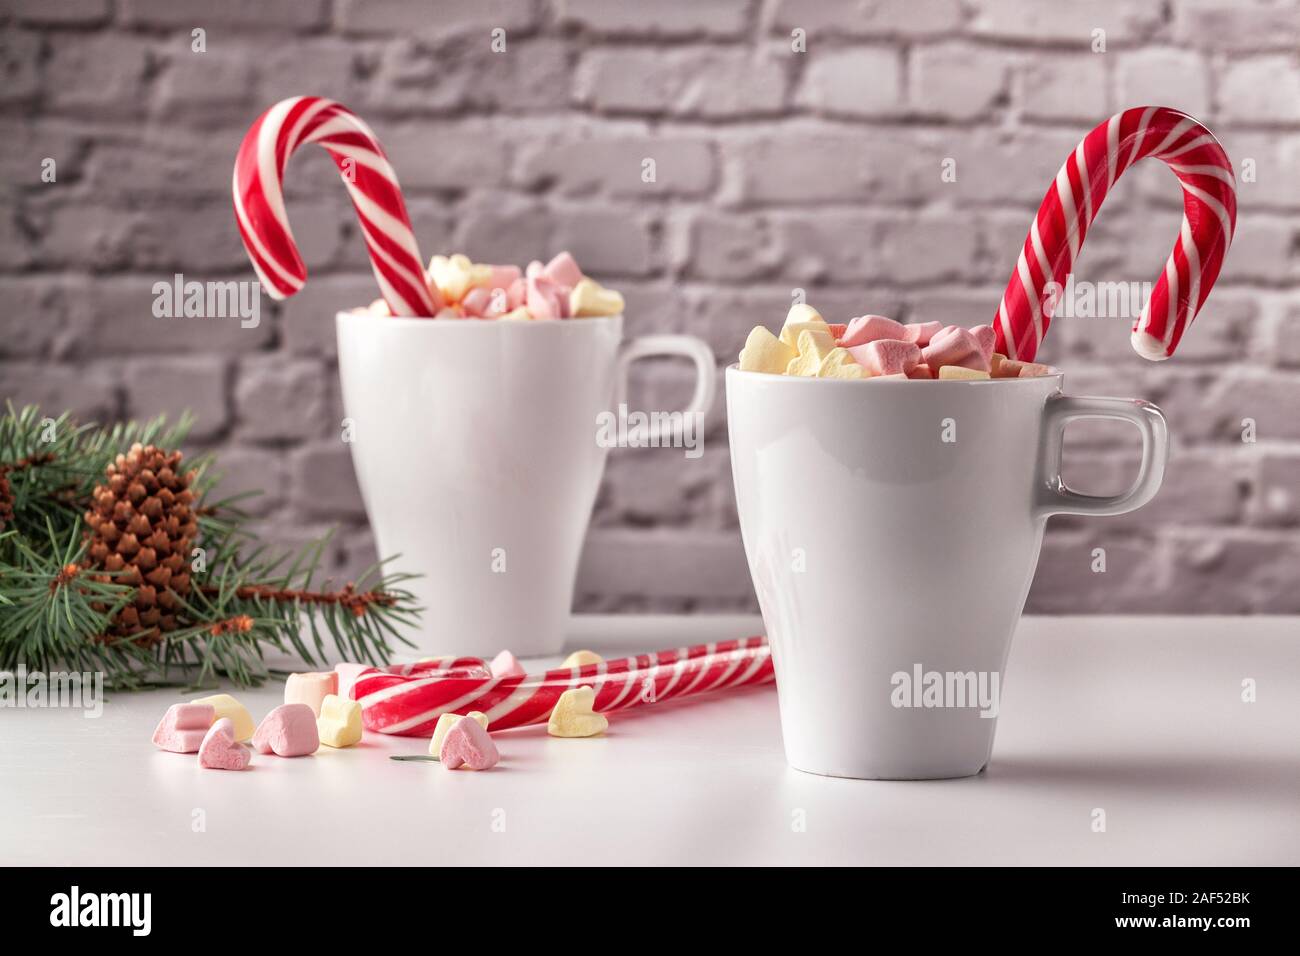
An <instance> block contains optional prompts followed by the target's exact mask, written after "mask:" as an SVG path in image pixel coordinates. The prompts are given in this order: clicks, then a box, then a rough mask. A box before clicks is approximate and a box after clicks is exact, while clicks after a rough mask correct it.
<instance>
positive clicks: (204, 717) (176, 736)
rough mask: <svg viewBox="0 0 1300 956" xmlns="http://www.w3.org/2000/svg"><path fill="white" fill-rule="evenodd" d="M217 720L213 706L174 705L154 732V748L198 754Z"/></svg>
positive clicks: (178, 752) (175, 752)
mask: <svg viewBox="0 0 1300 956" xmlns="http://www.w3.org/2000/svg"><path fill="white" fill-rule="evenodd" d="M216 719H217V712H216V710H214V709H213V707H212V705H211V704H172V705H171V706H170V707H168V708H167V713H165V714H163V719H162V720H161V721H159V722H158V727H157V728H156V729H155V730H154V732H153V742H154V746H155V747H160V748H162V749H163V750H167V751H170V752H171V753H174V754H192V753H198V750H199V746H200V745H201V744H202V743H203V738H204V737H206V736H207V733H208V728H209V727H211V726H212V724H213V722H214V721H215V720H216Z"/></svg>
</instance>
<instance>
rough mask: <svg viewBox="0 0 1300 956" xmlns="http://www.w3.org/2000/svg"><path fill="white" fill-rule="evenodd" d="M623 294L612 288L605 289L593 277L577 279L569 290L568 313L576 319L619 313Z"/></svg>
mask: <svg viewBox="0 0 1300 956" xmlns="http://www.w3.org/2000/svg"><path fill="white" fill-rule="evenodd" d="M622 312H623V296H622V294H621V293H619V292H616V291H615V290H614V289H606V288H605V287H604V286H603V285H601V284H600V283H599V282H597V281H596V280H595V279H579V280H578V284H577V285H575V286H574V287H573V288H572V289H571V290H570V291H569V315H571V316H573V317H574V318H578V319H587V318H592V317H594V316H598V315H621V314H622Z"/></svg>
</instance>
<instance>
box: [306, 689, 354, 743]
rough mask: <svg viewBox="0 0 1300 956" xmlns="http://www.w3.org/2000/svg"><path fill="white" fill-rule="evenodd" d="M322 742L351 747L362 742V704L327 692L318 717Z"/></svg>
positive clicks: (317, 728)
mask: <svg viewBox="0 0 1300 956" xmlns="http://www.w3.org/2000/svg"><path fill="white" fill-rule="evenodd" d="M316 730H317V732H318V733H319V734H320V742H321V743H323V744H324V745H325V746H326V747H351V746H352V745H353V744H358V743H360V742H361V704H360V703H358V702H357V701H355V700H348V699H347V698H346V697H339V696H338V695H337V694H326V695H325V699H324V700H323V701H321V705H320V716H319V717H317V718H316Z"/></svg>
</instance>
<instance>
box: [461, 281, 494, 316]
mask: <svg viewBox="0 0 1300 956" xmlns="http://www.w3.org/2000/svg"><path fill="white" fill-rule="evenodd" d="M491 304H492V290H491V289H487V288H484V287H483V286H481V285H477V286H475V287H474V288H472V289H470V290H469V291H468V292H466V293H465V296H464V298H462V299H461V300H460V307H461V308H462V309H464V310H465V314H466V315H472V316H473V317H474V318H476V319H481V318H483V316H484V314H485V313H486V312H487V308H488V306H489V305H491Z"/></svg>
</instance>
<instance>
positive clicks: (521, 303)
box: [355, 252, 623, 321]
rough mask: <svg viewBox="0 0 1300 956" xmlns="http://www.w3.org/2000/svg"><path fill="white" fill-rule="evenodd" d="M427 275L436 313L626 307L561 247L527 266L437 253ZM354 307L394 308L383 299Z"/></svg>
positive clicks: (495, 315) (575, 313)
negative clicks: (551, 255)
mask: <svg viewBox="0 0 1300 956" xmlns="http://www.w3.org/2000/svg"><path fill="white" fill-rule="evenodd" d="M425 281H426V282H427V283H428V286H429V295H430V296H431V297H432V298H433V303H434V305H435V306H436V308H437V309H438V311H437V312H435V313H434V316H433V317H434V318H435V319H502V320H509V321H532V320H546V319H585V318H596V317H599V316H608V315H621V314H622V312H623V296H622V295H620V294H619V293H618V292H616V291H614V290H613V289H607V288H605V287H604V286H603V285H601V284H600V283H599V282H597V281H596V280H595V279H592V278H589V277H588V276H585V275H583V273H582V270H581V269H580V268H579V267H578V263H577V261H576V260H575V259H574V258H573V256H572V255H570V254H569V253H568V252H561V253H560V254H559V255H557V256H556V257H555V258H554V259H552V260H551V261H550V262H548V263H546V264H545V265H543V264H542V263H541V262H540V261H537V260H534V261H532V262H530V263H529V264H528V268H527V269H523V270H521V269H520V268H519V267H518V266H497V265H489V264H488V263H484V262H472V261H470V258H469V257H468V256H464V255H461V254H459V253H457V254H456V255H452V256H434V257H433V258H432V259H431V260H429V268H428V270H427V271H426V273H425ZM355 311H358V312H368V313H369V314H371V315H379V316H390V315H392V314H393V313H392V311H391V310H390V309H389V308H388V303H387V302H385V301H384V300H383V299H376V300H375V301H374V302H371V303H370V306H369V307H368V308H365V309H357V310H355Z"/></svg>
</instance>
